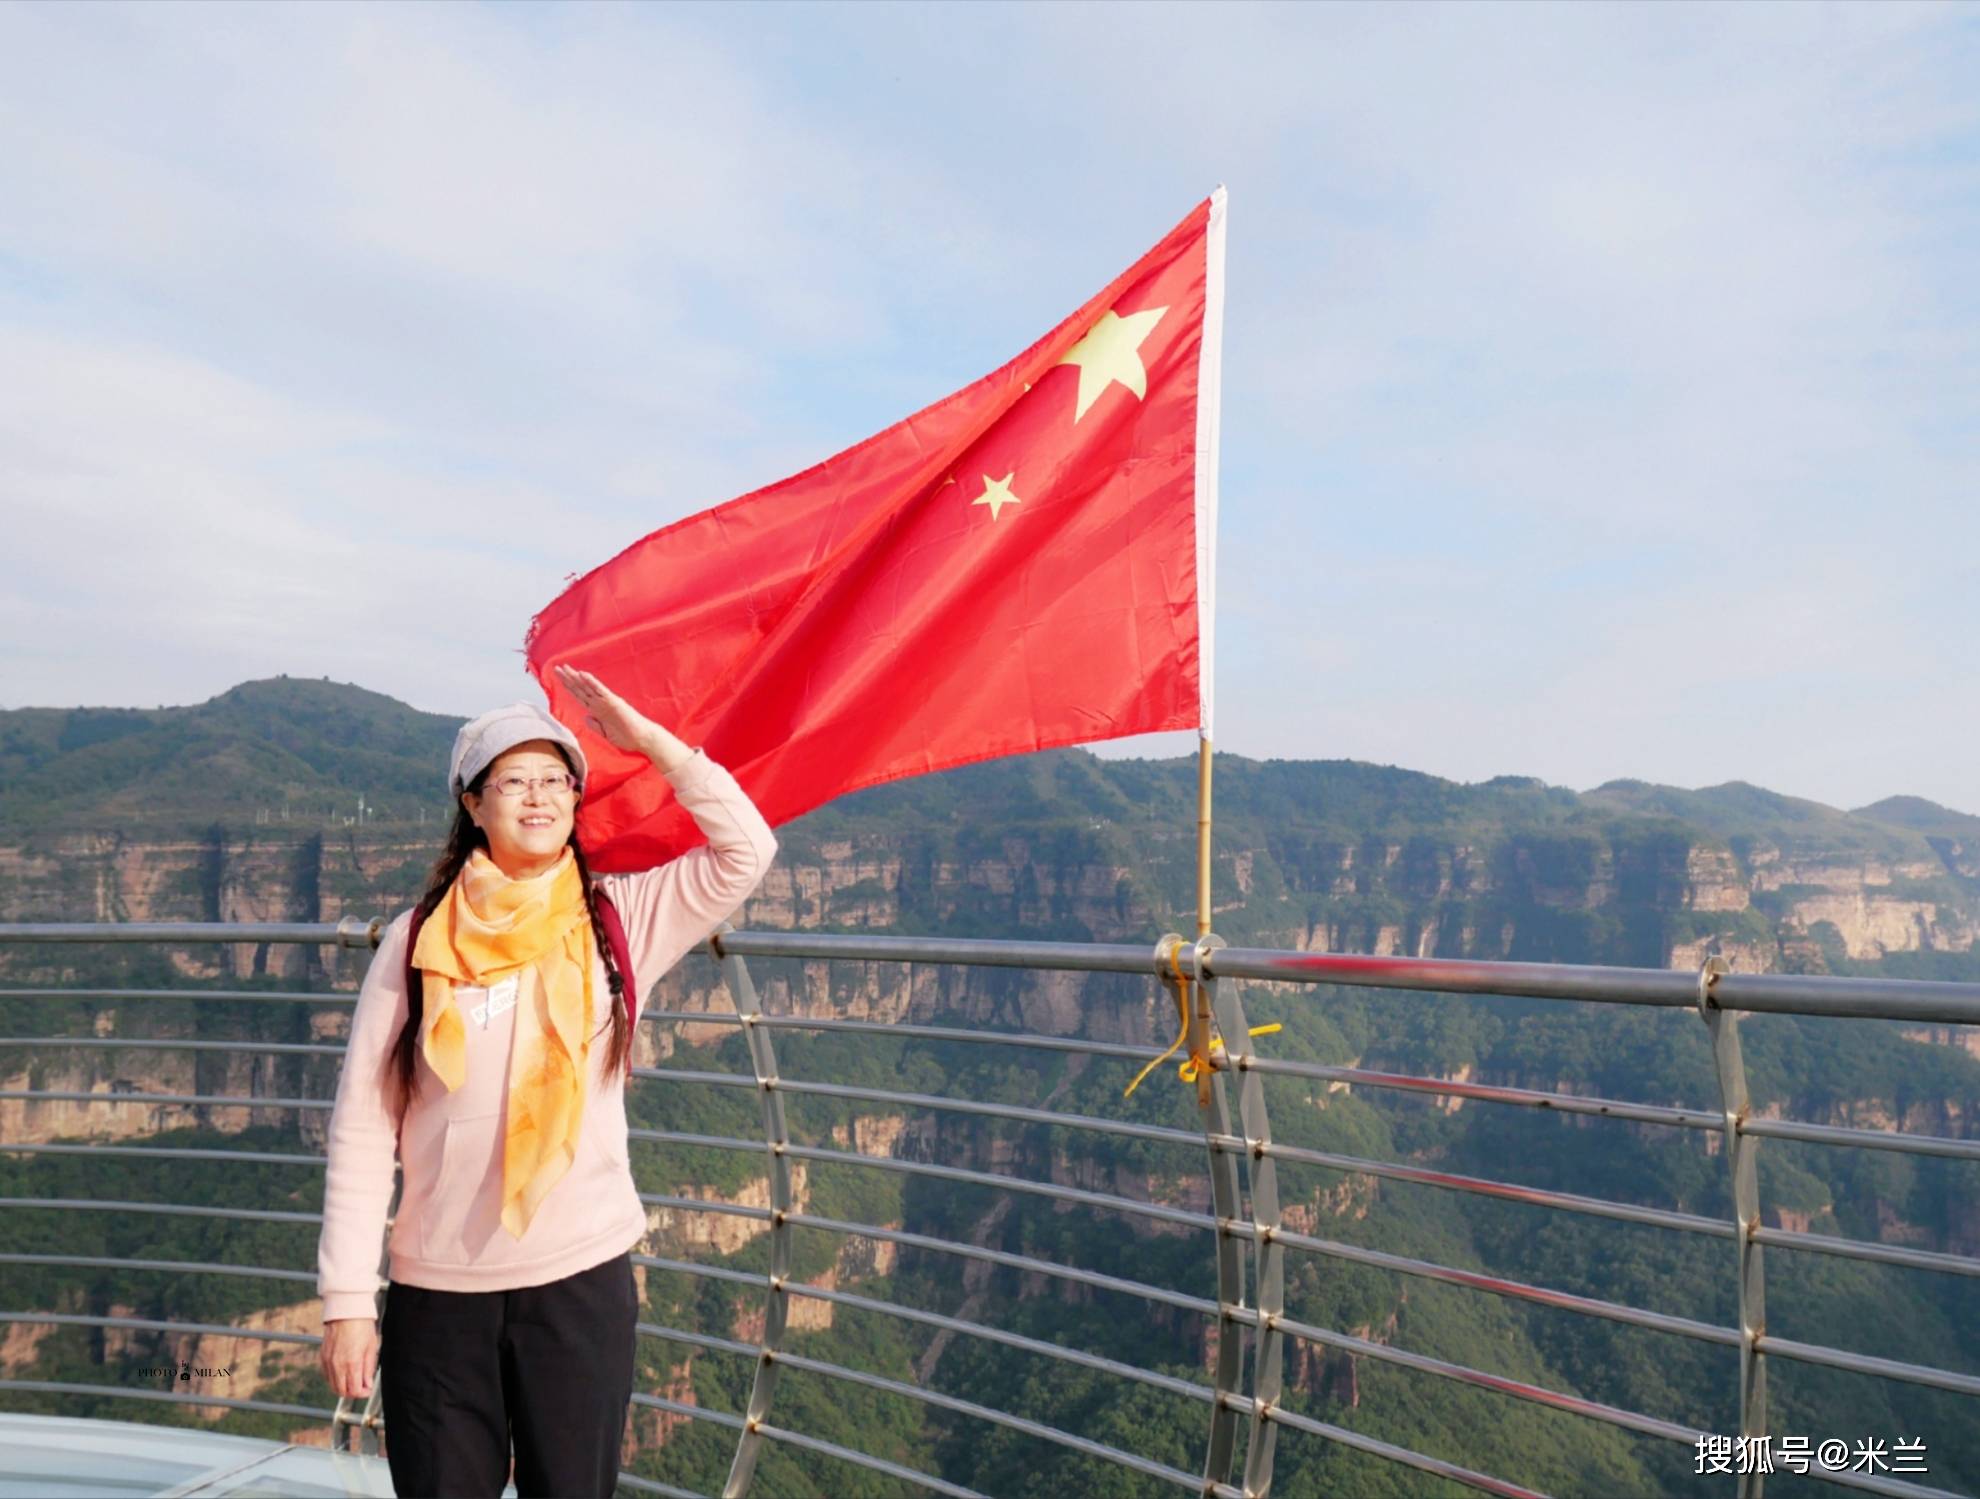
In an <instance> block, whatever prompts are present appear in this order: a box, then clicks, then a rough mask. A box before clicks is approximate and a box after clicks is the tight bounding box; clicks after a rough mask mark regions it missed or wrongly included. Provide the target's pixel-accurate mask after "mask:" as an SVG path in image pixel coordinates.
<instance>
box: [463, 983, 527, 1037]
mask: <svg viewBox="0 0 1980 1499" xmlns="http://www.w3.org/2000/svg"><path fill="white" fill-rule="evenodd" d="M519 987H520V984H519V982H518V981H517V980H516V979H515V978H514V977H513V976H512V977H509V978H505V979H503V980H502V982H501V983H499V984H491V985H490V986H489V988H488V998H487V999H486V1000H485V1001H484V1002H483V1003H481V1004H478V1005H476V1006H475V1007H474V1008H473V1009H472V1010H470V1011H469V1012H468V1013H469V1014H471V1015H472V1016H474V1018H475V1019H476V1020H477V1021H478V1022H480V1025H481V1028H482V1029H483V1030H487V1029H488V1022H489V1021H491V1020H493V1019H494V1018H495V1017H496V1016H497V1015H500V1014H502V1013H503V1012H504V1011H506V1010H513V1009H514V1008H515V1007H516V990H517V989H518V988H519Z"/></svg>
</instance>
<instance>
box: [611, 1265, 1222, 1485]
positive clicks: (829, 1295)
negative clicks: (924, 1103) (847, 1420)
mask: <svg viewBox="0 0 1980 1499" xmlns="http://www.w3.org/2000/svg"><path fill="white" fill-rule="evenodd" d="M673 1263H674V1265H675V1267H677V1268H682V1267H685V1266H686V1265H687V1264H691V1263H692V1262H685V1261H675V1262H673ZM742 1273H745V1274H747V1272H742ZM724 1278H725V1279H726V1278H727V1277H724ZM748 1283H749V1284H751V1285H755V1286H761V1287H764V1288H766V1289H767V1288H768V1287H769V1285H770V1277H769V1276H767V1275H754V1274H751V1275H749V1278H748ZM783 1288H784V1290H785V1292H786V1293H787V1294H789V1295H792V1296H803V1297H807V1298H809V1299H811V1300H813V1301H826V1302H831V1303H833V1304H834V1305H837V1306H844V1307H849V1308H851V1309H853V1310H855V1311H862V1312H875V1313H878V1314H879V1315H881V1316H884V1317H894V1318H898V1319H899V1320H901V1321H904V1322H914V1323H918V1324H920V1325H922V1326H925V1327H936V1328H942V1329H945V1330H947V1331H949V1332H954V1333H960V1334H962V1335H964V1336H966V1337H973V1338H982V1339H984V1340H985V1341H987V1342H993V1343H1001V1344H1003V1345H1005V1346H1006V1347H1010V1348H1016V1349H1019V1350H1021V1351H1023V1352H1026V1353H1033V1354H1038V1355H1040V1356H1042V1357H1045V1358H1051V1359H1057V1360H1059V1361H1061V1362H1063V1363H1070V1364H1075V1365H1078V1366H1079V1367H1081V1368H1084V1369H1092V1370H1095V1371H1096V1372H1098V1373H1102V1374H1111V1375H1114V1376H1115V1377H1117V1378H1121V1379H1130V1380H1134V1381H1136V1382H1137V1383H1141V1384H1146V1385H1150V1386H1152V1387H1154V1388H1156V1389H1159V1390H1164V1391H1166V1392H1168V1393H1169V1394H1172V1395H1181V1396H1184V1397H1185V1398H1187V1399H1192V1400H1201V1401H1205V1402H1211V1401H1214V1400H1215V1399H1216V1398H1217V1392H1216V1391H1215V1390H1213V1389H1211V1388H1210V1387H1209V1386H1208V1385H1199V1384H1192V1383H1191V1382H1190V1381H1188V1380H1186V1379H1179V1378H1177V1377H1176V1376H1175V1375H1172V1374H1158V1373H1156V1372H1155V1371H1153V1370H1150V1369H1141V1368H1137V1367H1135V1366H1134V1365H1132V1364H1124V1363H1120V1362H1119V1361H1117V1360H1115V1359H1110V1358H1103V1357H1101V1356H1100V1355H1098V1354H1092V1353H1086V1352H1083V1351H1082V1350H1080V1349H1076V1348H1066V1347H1063V1346H1061V1345H1059V1344H1057V1343H1045V1342H1041V1341H1039V1340H1038V1339H1037V1338H1028V1337H1025V1336H1023V1335H1022V1334H1020V1333H1014V1332H1006V1331H1004V1330H1003V1329H1002V1328H996V1327H986V1326H984V1325H983V1324H982V1323H980V1322H967V1321H964V1320H962V1319H960V1318H957V1317H945V1316H943V1315H941V1314H940V1313H938V1312H927V1311H923V1310H921V1309H920V1308H918V1307H910V1306H903V1305H901V1304H900V1303H898V1302H892V1301H879V1300H876V1299H874V1298H873V1297H870V1296H859V1295H855V1294H854V1293H852V1292H850V1291H839V1290H829V1289H827V1288H825V1287H823V1286H813V1285H807V1284H805V1283H804V1282H802V1281H795V1280H787V1281H785V1282H784V1287H783ZM641 1330H642V1331H648V1332H651V1333H653V1334H654V1335H655V1336H658V1337H664V1338H669V1339H671V1340H673V1341H676V1342H682V1343H691V1344H694V1345H696V1346H698V1347H703V1348H712V1349H714V1350H716V1351H717V1352H721V1353H734V1354H740V1355H742V1356H744V1357H748V1358H757V1357H769V1358H774V1359H775V1360H776V1361H777V1362H778V1363H781V1364H787V1365H790V1366H791V1367H793V1368H807V1367H809V1368H813V1369H815V1370H816V1371H817V1372H819V1373H830V1374H831V1375H832V1376H833V1377H835V1378H839V1377H849V1376H850V1377H853V1378H855V1379H856V1380H864V1379H877V1378H879V1376H877V1375H860V1374H859V1373H858V1371H855V1370H848V1369H841V1368H839V1367H838V1366H837V1365H834V1364H819V1363H817V1362H816V1361H814V1360H802V1359H799V1358H798V1357H797V1356H796V1355H794V1354H790V1353H787V1352H784V1351H783V1350H781V1349H779V1350H772V1351H766V1350H763V1349H761V1348H757V1347H751V1346H748V1345H745V1344H741V1343H736V1342H732V1341H731V1340H729V1339H727V1338H712V1337H709V1336H707V1335H706V1334H702V1333H684V1332H680V1331H677V1330H673V1329H669V1328H662V1327H656V1326H653V1325H651V1324H642V1328H641ZM885 1383H886V1385H887V1386H888V1388H890V1389H891V1390H892V1392H893V1393H896V1394H901V1393H910V1389H909V1387H906V1386H899V1385H896V1384H895V1382H894V1381H892V1380H888V1381H886V1382H885ZM912 1393H913V1398H915V1399H923V1398H925V1397H926V1395H927V1393H928V1392H926V1391H922V1390H919V1389H918V1388H916V1389H914V1390H913V1391H912ZM953 1398H954V1397H951V1396H942V1397H940V1399H942V1400H950V1399H953ZM962 1404H965V1405H966V1404H968V1402H962ZM950 1408H951V1409H956V1408H959V1407H950ZM987 1410H988V1407H982V1406H976V1407H972V1408H971V1409H970V1410H969V1411H967V1412H966V1414H978V1413H981V1412H985V1411H987ZM984 1419H987V1420H993V1421H1000V1422H1002V1423H1003V1424H1010V1422H1012V1421H1018V1420H1022V1419H1023V1418H1022V1417H1011V1416H1010V1415H1009V1413H1008V1412H997V1413H994V1414H989V1415H985V1417H984ZM1034 1425H1036V1423H1028V1424H1027V1425H1026V1426H1025V1427H1023V1428H1020V1429H1024V1430H1027V1431H1028V1432H1029V1434H1030V1435H1033V1436H1038V1435H1042V1434H1043V1433H1044V1432H1047V1431H1054V1430H1055V1428H1051V1427H1043V1428H1039V1429H1037V1430H1032V1429H1031V1427H1032V1426H1034ZM1047 1440H1049V1441H1059V1442H1061V1443H1062V1445H1069V1444H1076V1445H1077V1446H1078V1450H1080V1451H1083V1452H1086V1453H1087V1454H1088V1455H1089V1456H1105V1457H1106V1459H1107V1460H1108V1461H1109V1462H1114V1463H1118V1464H1121V1465H1123V1466H1126V1467H1130V1468H1135V1469H1136V1470H1137V1471H1140V1472H1146V1473H1150V1474H1151V1476H1156V1477H1171V1476H1172V1475H1174V1474H1176V1473H1177V1471H1178V1470H1176V1469H1173V1468H1168V1467H1166V1466H1164V1465H1162V1464H1159V1463H1156V1464H1153V1465H1152V1466H1151V1467H1143V1466H1141V1465H1142V1464H1144V1463H1147V1462H1148V1461H1149V1460H1148V1459H1145V1458H1138V1457H1136V1456H1135V1455H1134V1454H1133V1453H1129V1452H1121V1451H1119V1450H1118V1449H1116V1448H1112V1447H1107V1446H1105V1445H1104V1444H1101V1443H1092V1444H1090V1445H1089V1444H1088V1443H1087V1439H1086V1438H1083V1437H1074V1436H1072V1435H1071V1434H1070V1433H1067V1432H1063V1431H1061V1432H1057V1434H1056V1435H1055V1436H1050V1437H1047ZM1184 1479H1185V1481H1187V1482H1189V1483H1191V1484H1194V1483H1197V1482H1200V1480H1198V1479H1194V1478H1188V1477H1187V1475H1184ZM1172 1481H1173V1480H1172Z"/></svg>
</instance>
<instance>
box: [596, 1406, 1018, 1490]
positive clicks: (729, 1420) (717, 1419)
mask: <svg viewBox="0 0 1980 1499" xmlns="http://www.w3.org/2000/svg"><path fill="white" fill-rule="evenodd" d="M632 1403H633V1404H634V1405H643V1406H646V1407H647V1408H648V1409H650V1410H660V1411H667V1412H669V1413H670V1414H672V1415H676V1416H686V1417H687V1418H688V1419H689V1420H690V1421H709V1422H713V1423H714V1424H715V1425H717V1426H726V1427H728V1428H729V1430H731V1431H744V1430H747V1429H748V1424H749V1423H747V1422H746V1421H744V1420H743V1418H742V1417H741V1416H738V1415H735V1414H733V1413H732V1412H729V1411H718V1410H710V1409H709V1408H708V1407H707V1406H705V1405H688V1404H687V1403H686V1402H684V1401H680V1400H669V1399H667V1398H666V1397H665V1396H663V1395H643V1394H639V1393H635V1394H634V1395H633V1397H632ZM756 1430H757V1431H759V1432H761V1433H762V1434H763V1435H764V1436H765V1437H766V1438H768V1439H769V1440H770V1441H773V1442H782V1443H784V1444H785V1445H786V1446H790V1447H797V1448H800V1449H801V1450H803V1451H806V1452H816V1453H818V1454H819V1455H820V1456H823V1457H835V1458H838V1459H839V1460H840V1461H841V1462H848V1463H851V1464H853V1465H854V1466H855V1467H860V1468H865V1469H867V1470H868V1471H869V1472H873V1473H884V1474H886V1476H887V1477H889V1478H898V1479H899V1480H901V1482H903V1483H911V1484H913V1485H914V1486H915V1487H916V1488H923V1489H927V1490H929V1491H930V1492H931V1493H936V1494H947V1495H950V1496H952V1499H989V1496H988V1495H986V1494H980V1493H978V1492H977V1491H976V1490H975V1489H966V1488H964V1487H963V1486H962V1485H961V1484H955V1483H950V1482H949V1481H948V1480H946V1479H942V1478H936V1477H934V1476H933V1475H932V1474H928V1473H919V1472H916V1471H915V1470H914V1469H913V1468H904V1467H902V1466H901V1465H900V1464H899V1463H892V1462H888V1461H887V1459H886V1458H884V1457H875V1456H873V1454H872V1453H870V1452H860V1451H857V1450H856V1449H854V1448H851V1447H841V1446H840V1445H839V1444H838V1443H836V1442H828V1441H825V1440H824V1439H822V1438H820V1437H809V1436H806V1435H804V1434H803V1433H802V1432H797V1431H787V1430H785V1429H784V1428H783V1427H781V1426H772V1425H770V1424H769V1423H768V1422H767V1421H766V1422H760V1423H758V1425H757V1427H756Z"/></svg>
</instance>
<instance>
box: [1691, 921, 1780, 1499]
mask: <svg viewBox="0 0 1980 1499" xmlns="http://www.w3.org/2000/svg"><path fill="white" fill-rule="evenodd" d="M1726 972H1727V964H1726V960H1725V959H1724V958H1721V957H1717V956H1713V957H1709V958H1707V959H1706V960H1705V964H1704V966H1703V967H1702V968H1701V969H1699V971H1698V1013H1699V1015H1700V1016H1701V1017H1702V1018H1703V1019H1704V1021H1705V1029H1706V1032H1707V1033H1708V1034H1709V1035H1710V1036H1711V1038H1712V1062H1713V1065H1714V1067H1715V1068H1716V1070H1717V1072H1718V1074H1719V1100H1720V1103H1721V1105H1722V1107H1723V1108H1724V1110H1725V1116H1726V1133H1725V1141H1726V1164H1727V1166H1728V1167H1729V1168H1730V1169H1731V1171H1732V1200H1733V1227H1734V1229H1735V1233H1734V1237H1733V1245H1734V1252H1735V1253H1736V1255H1737V1256H1738V1270H1739V1281H1738V1287H1739V1434H1740V1436H1741V1437H1742V1438H1745V1439H1746V1443H1747V1444H1748V1445H1750V1444H1751V1443H1752V1442H1753V1441H1754V1440H1756V1439H1758V1438H1761V1437H1764V1436H1766V1434H1767V1357H1766V1355H1765V1354H1764V1353H1762V1352H1761V1351H1760V1346H1759V1345H1760V1337H1761V1335H1762V1334H1763V1333H1764V1332H1765V1331H1766V1328H1767V1279H1766V1273H1765V1270H1764V1268H1763V1266H1762V1264H1761V1256H1760V1246H1759V1244H1757V1243H1755V1242H1754V1238H1753V1235H1754V1234H1755V1233H1756V1232H1757V1231H1758V1230H1759V1227H1760V1174H1759V1168H1758V1165H1757V1163H1756V1161H1755V1157H1756V1156H1757V1155H1758V1153H1759V1150H1760V1142H1759V1140H1758V1139H1756V1138H1755V1137H1754V1136H1752V1135H1749V1134H1748V1133H1747V1132H1746V1119H1747V1115H1748V1114H1749V1113H1750V1112H1751V1110H1752V1103H1753V1101H1752V1099H1751V1097H1750V1096H1749V1095H1748V1093H1747V1091H1746V1059H1745V1057H1744V1055H1743V1054H1742V1053H1741V1051H1740V1045H1739V1012H1738V1011H1737V1010H1722V1009H1720V1008H1719V1005H1718V1001H1717V999H1716V998H1715V997H1714V996H1713V993H1712V989H1713V986H1714V985H1715V984H1717V983H1718V981H1719V979H1720V978H1721V977H1722V976H1723V975H1724V974H1725V973H1726ZM1740 1466H1741V1467H1742V1468H1745V1467H1748V1466H1750V1467H1753V1468H1758V1467H1759V1466H1760V1465H1759V1464H1758V1463H1752V1464H1745V1463H1742V1464H1741V1465H1740ZM1765 1482H1766V1479H1765V1476H1764V1475H1763V1474H1761V1473H1759V1472H1742V1473H1741V1474H1740V1475H1739V1499H1761V1488H1762V1485H1763V1484H1764V1483H1765Z"/></svg>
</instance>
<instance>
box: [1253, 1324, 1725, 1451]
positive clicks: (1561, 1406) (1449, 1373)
mask: <svg viewBox="0 0 1980 1499" xmlns="http://www.w3.org/2000/svg"><path fill="white" fill-rule="evenodd" d="M1231 1316H1232V1318H1233V1320H1235V1321H1238V1322H1242V1323H1244V1324H1245V1325H1246V1326H1248V1327H1256V1326H1257V1325H1258V1321H1259V1317H1258V1313H1257V1312H1255V1311H1252V1310H1250V1309H1249V1308H1246V1309H1245V1310H1243V1311H1233V1312H1232V1313H1231ZM1272 1325H1273V1326H1274V1327H1277V1328H1278V1329H1279V1330H1280V1331H1282V1332H1284V1333H1286V1334H1288V1335H1289V1336H1291V1337H1295V1338H1298V1339H1300V1340H1301V1341H1302V1342H1307V1343H1318V1344H1319V1345H1320V1346H1322V1347H1323V1348H1337V1349H1339V1350H1340V1351H1342V1352H1343V1353H1350V1354H1355V1355H1357V1356H1359V1357H1362V1358H1369V1359H1375V1360H1377V1361H1379V1362H1381V1363H1385V1364H1394V1365H1395V1366H1396V1367H1398V1368H1402V1369H1412V1370H1415V1371H1416V1372H1417V1373H1419V1374H1434V1375H1436V1376H1438V1377H1439V1378H1440V1379H1450V1380H1455V1381H1456V1382H1458V1383H1459V1384H1467V1385H1471V1386H1473V1387H1475V1388H1477V1389H1481V1390H1494V1391H1497V1392H1498V1393H1499V1394H1501V1395H1510V1396H1512V1397H1513V1398H1514V1399H1517V1400H1527V1401H1531V1402H1532V1403H1533V1404H1535V1405H1545V1406H1549V1407H1551V1408H1552V1409H1554V1410H1558V1411H1567V1412H1568V1413H1570V1414H1571V1415H1576V1416H1586V1417H1588V1418H1589V1419H1590V1420H1593V1421H1602V1422H1605V1423H1607V1424H1608V1425H1610V1426H1620V1427H1623V1428H1624V1429H1626V1430H1628V1431H1635V1432H1641V1433H1642V1434H1643V1435H1645V1436H1652V1437H1663V1438H1665V1439H1666V1440H1667V1441H1673V1442H1684V1443H1693V1442H1696V1441H1697V1440H1698V1438H1699V1437H1701V1436H1703V1435H1705V1433H1703V1432H1700V1431H1696V1430H1694V1429H1693V1428H1691V1427H1689V1426H1680V1425H1679V1424H1677V1423H1676V1422H1675V1421H1660V1420H1658V1419H1657V1418H1656V1417H1655V1416H1646V1415H1643V1414H1642V1413H1641V1412H1638V1411H1632V1410H1624V1409H1623V1408H1622V1407H1620V1406H1614V1405H1604V1404H1602V1402H1600V1401H1599V1400H1588V1399H1584V1398H1583V1397H1582V1396H1580V1395H1568V1394H1564V1393H1562V1392H1561V1391H1559V1390H1549V1389H1546V1388H1544V1387H1542V1386H1540V1385H1533V1384H1528V1383H1526V1382H1525V1381H1524V1380H1518V1379H1510V1378H1507V1377H1505V1376H1504V1375H1499V1374H1487V1373H1485V1372H1483V1371H1482V1370H1479V1369H1472V1368H1468V1367H1466V1366H1465V1365H1463V1364H1453V1363H1448V1362H1446V1361H1445V1360H1443V1359H1440V1358H1432V1357H1430V1356H1429V1355H1428V1354H1423V1353H1410V1352H1407V1351H1406V1350H1404V1349H1400V1348H1391V1347H1389V1346H1388V1345H1387V1344H1384V1343H1375V1342H1371V1341H1369V1340H1368V1339H1366V1338H1357V1337H1354V1336H1353V1335H1352V1334H1349V1333H1340V1332H1333V1331H1330V1330H1329V1329H1327V1328H1324V1327H1315V1326H1314V1325H1313V1324H1312V1323H1310V1322H1299V1321H1295V1320H1294V1319H1292V1318H1290V1317H1277V1318H1274V1319H1273V1323H1272Z"/></svg>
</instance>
